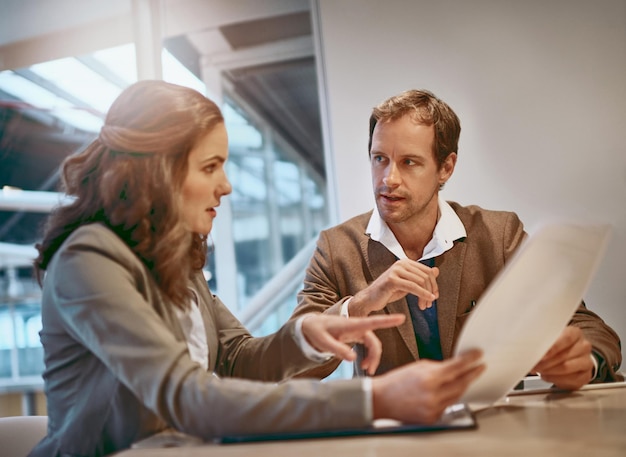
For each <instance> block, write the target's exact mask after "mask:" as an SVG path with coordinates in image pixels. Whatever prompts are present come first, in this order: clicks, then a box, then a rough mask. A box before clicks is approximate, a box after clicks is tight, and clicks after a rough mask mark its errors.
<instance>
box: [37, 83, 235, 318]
mask: <svg viewBox="0 0 626 457" xmlns="http://www.w3.org/2000/svg"><path fill="white" fill-rule="evenodd" d="M222 122H224V119H223V117H222V114H221V112H220V109H219V108H218V107H217V105H215V103H213V102H212V101H210V100H209V99H207V98H206V97H205V96H203V95H202V94H200V93H199V92H196V91H195V90H192V89H189V88H186V87H182V86H177V85H174V84H169V83H166V82H163V81H141V82H138V83H135V84H133V85H131V86H130V87H128V88H127V89H126V90H124V91H123V92H122V93H121V94H120V96H119V97H118V98H117V99H116V100H115V102H113V104H112V106H111V108H110V110H109V112H108V114H107V116H106V120H105V123H104V126H103V127H102V130H101V131H100V135H99V136H98V138H97V139H96V140H94V141H93V142H92V143H91V144H90V145H89V146H87V147H86V148H85V149H84V150H82V151H81V152H79V153H78V154H75V155H72V156H70V157H68V158H67V159H65V161H64V162H63V164H62V168H61V170H62V190H64V191H65V192H66V193H67V194H68V195H70V196H73V197H75V200H74V201H73V202H72V203H71V204H68V205H64V206H60V207H58V208H57V209H56V210H55V211H54V212H52V213H51V214H50V216H49V218H48V219H47V222H46V225H45V226H44V234H43V240H42V241H41V243H39V244H38V245H37V249H38V251H39V256H38V258H37V259H36V260H35V269H36V272H37V276H38V279H39V280H40V282H41V277H42V271H44V270H46V268H47V267H48V264H49V263H50V260H51V259H52V257H53V256H54V254H55V252H56V251H57V250H58V249H59V247H60V246H61V244H62V243H63V242H64V241H65V240H66V239H67V238H68V237H69V236H70V234H71V233H72V232H73V231H74V230H76V229H77V228H79V227H81V226H83V225H86V224H91V223H94V222H100V223H103V224H105V225H106V226H108V227H109V228H111V229H112V230H113V231H114V232H115V233H116V234H117V235H118V236H119V237H120V238H121V239H122V240H123V241H124V242H125V243H126V244H128V246H129V247H130V248H131V249H132V250H133V251H134V253H135V254H136V255H137V257H139V258H140V259H141V261H142V262H143V263H144V264H145V265H146V266H147V267H148V268H149V270H150V271H151V273H152V275H153V277H154V279H155V281H156V283H157V284H158V285H159V287H160V289H161V290H162V292H163V293H164V294H165V296H166V297H168V298H169V299H170V300H171V301H172V303H173V304H174V305H175V306H178V307H181V308H185V307H186V306H187V303H188V299H189V293H190V292H189V289H188V280H189V278H190V276H191V274H192V273H193V272H194V271H197V270H199V269H202V267H203V266H204V263H205V260H206V247H207V246H206V236H202V235H199V234H193V233H190V232H189V230H188V229H187V228H186V227H185V225H184V223H183V220H182V216H181V210H180V208H181V203H182V200H181V198H182V197H181V188H182V185H183V182H184V180H185V176H186V174H187V157H188V155H189V152H190V150H191V149H192V148H193V147H194V145H195V144H196V142H197V141H198V140H199V139H200V138H202V137H204V136H205V135H206V134H207V133H208V132H210V131H211V130H212V129H213V128H214V127H215V126H216V125H218V124H220V123H222Z"/></svg>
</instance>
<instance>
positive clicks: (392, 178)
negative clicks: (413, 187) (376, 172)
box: [383, 163, 400, 187]
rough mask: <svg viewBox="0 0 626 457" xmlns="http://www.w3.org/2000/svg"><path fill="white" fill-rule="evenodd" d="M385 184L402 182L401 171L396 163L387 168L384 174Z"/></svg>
mask: <svg viewBox="0 0 626 457" xmlns="http://www.w3.org/2000/svg"><path fill="white" fill-rule="evenodd" d="M383 184H385V185H386V186H388V187H393V186H397V185H398V184H400V172H399V170H398V167H397V166H396V165H395V164H394V163H390V164H389V166H388V167H387V169H386V170H385V175H384V176H383Z"/></svg>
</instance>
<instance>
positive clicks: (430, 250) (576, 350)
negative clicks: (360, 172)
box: [294, 90, 621, 389]
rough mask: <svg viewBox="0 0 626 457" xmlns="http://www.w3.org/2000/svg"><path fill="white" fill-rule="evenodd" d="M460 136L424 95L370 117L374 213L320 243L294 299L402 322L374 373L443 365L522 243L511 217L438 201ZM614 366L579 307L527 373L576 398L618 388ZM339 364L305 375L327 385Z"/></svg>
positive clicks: (600, 327)
mask: <svg viewBox="0 0 626 457" xmlns="http://www.w3.org/2000/svg"><path fill="white" fill-rule="evenodd" d="M460 131H461V127H460V122H459V119H458V117H457V116H456V114H455V113H454V111H452V109H451V108H450V107H449V106H448V105H447V104H446V103H444V102H443V101H442V100H440V99H438V98H437V97H435V96H434V95H433V94H432V93H430V92H428V91H424V90H410V91H407V92H404V93H402V94H400V95H398V96H395V97H391V98H390V99H388V100H386V101H384V102H383V103H382V104H380V105H379V106H377V107H376V108H374V110H373V112H372V115H371V117H370V129H369V156H370V162H371V171H372V183H373V188H374V196H375V200H376V206H375V208H374V209H373V211H370V212H368V213H365V214H361V215H359V216H356V217H354V218H352V219H350V220H348V221H347V222H345V223H343V224H340V225H338V226H336V227H333V228H331V229H329V230H325V231H323V232H322V233H321V234H320V237H319V239H318V242H317V248H316V251H315V253H314V255H313V258H312V260H311V262H310V264H309V267H308V268H307V272H306V276H305V280H304V288H303V290H302V291H301V292H300V293H299V294H298V307H297V308H296V310H295V312H294V316H300V315H302V314H304V313H307V312H311V311H318V312H325V313H331V314H343V315H345V316H366V315H369V314H372V313H391V312H399V313H404V314H405V315H406V316H407V319H406V320H405V322H404V324H402V325H401V326H399V327H397V328H390V329H385V330H380V331H377V332H376V333H377V335H378V336H379V338H380V340H381V342H382V345H383V356H382V360H381V363H380V365H379V368H378V371H377V373H384V372H386V371H388V370H390V369H392V368H393V367H396V366H399V365H403V364H406V363H409V362H410V361H413V360H416V359H420V358H421V359H424V358H426V359H434V360H441V359H446V358H449V357H450V356H451V355H452V351H453V347H454V343H455V342H456V340H457V338H458V335H459V332H460V330H461V328H462V326H463V323H464V321H465V320H466V318H467V316H468V315H469V314H470V313H471V311H472V308H473V306H474V304H475V303H476V301H477V300H478V299H479V297H480V296H481V294H482V293H483V292H484V291H485V289H486V287H487V286H488V285H489V284H490V283H491V281H492V280H493V279H494V277H495V276H496V274H497V273H498V272H499V271H500V270H501V269H502V267H503V266H504V264H505V263H506V261H507V260H508V259H509V258H510V257H511V255H512V254H513V253H514V252H515V250H516V249H517V248H518V247H519V245H520V243H521V242H522V241H523V240H524V238H525V237H526V232H525V231H524V228H523V224H522V222H521V221H520V220H519V218H518V217H517V215H516V214H515V213H512V212H505V211H488V210H485V209H482V208H480V207H478V206H467V207H464V206H461V205H459V204H457V203H454V202H446V201H444V200H443V199H442V198H440V197H439V190H440V189H441V188H442V187H443V185H444V184H445V183H446V182H447V181H448V179H450V177H451V176H452V174H453V172H454V168H455V166H456V161H457V150H458V147H457V146H458V139H459V135H460ZM529 293H532V291H529ZM512 317H514V316H512ZM357 351H359V348H357ZM360 352H361V353H360V354H359V358H361V357H363V354H362V350H361V351H360ZM620 363H621V350H620V341H619V337H618V336H617V334H616V333H615V332H614V331H613V330H612V329H611V328H610V327H609V326H607V325H606V324H605V323H604V322H603V321H602V319H601V318H600V317H599V316H597V315H596V314H595V313H593V312H592V311H590V310H588V309H586V307H585V305H584V303H581V305H580V306H579V308H578V309H577V311H576V313H575V315H574V316H573V318H572V320H571V322H570V325H569V326H567V328H566V329H565V330H564V331H563V333H562V334H561V335H560V337H559V338H558V340H557V342H556V343H555V344H554V346H553V347H552V348H551V349H550V350H549V351H548V352H547V353H546V355H545V356H544V358H543V359H542V360H541V361H540V362H539V363H538V364H537V366H536V367H535V369H534V370H535V371H536V372H538V373H540V374H541V376H542V378H543V379H544V380H546V381H548V382H551V383H554V384H555V385H557V386H558V387H561V388H565V389H577V388H580V387H581V386H582V385H584V384H586V383H588V382H591V381H608V380H615V379H618V378H619V375H618V374H616V370H617V369H618V368H619V366H620ZM338 364H339V362H338V361H336V360H332V361H330V362H329V363H327V364H326V365H324V366H323V368H321V369H316V370H314V371H311V372H308V373H307V374H308V375H314V376H319V377H325V376H327V375H328V374H330V373H331V372H332V371H334V369H335V368H336V367H337V365H338ZM356 366H357V367H358V365H356ZM356 371H357V373H358V372H359V369H358V368H356Z"/></svg>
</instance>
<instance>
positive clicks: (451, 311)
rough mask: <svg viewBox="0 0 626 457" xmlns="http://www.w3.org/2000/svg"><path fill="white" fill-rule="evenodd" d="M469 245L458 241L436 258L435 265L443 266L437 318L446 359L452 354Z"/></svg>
mask: <svg viewBox="0 0 626 457" xmlns="http://www.w3.org/2000/svg"><path fill="white" fill-rule="evenodd" d="M466 249H467V245H466V244H465V242H463V241H459V242H456V243H455V245H454V247H453V248H452V249H450V250H449V251H446V252H445V253H443V254H442V255H441V256H439V257H437V258H436V260H435V266H437V267H441V269H440V270H439V271H440V272H441V274H440V275H439V277H438V278H437V283H438V284H439V299H438V300H437V320H438V322H439V337H440V340H441V351H442V353H443V357H444V359H447V358H449V357H450V356H451V355H452V344H453V340H454V328H455V326H456V315H457V305H458V303H459V293H460V290H461V272H462V270H463V261H464V259H465V251H466Z"/></svg>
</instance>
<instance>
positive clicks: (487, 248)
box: [292, 202, 621, 379]
mask: <svg viewBox="0 0 626 457" xmlns="http://www.w3.org/2000/svg"><path fill="white" fill-rule="evenodd" d="M449 203H450V205H451V206H452V208H453V209H454V211H455V212H456V213H457V215H458V216H459V218H460V219H461V221H462V222H463V225H464V226H465V229H466V232H467V237H466V238H464V239H461V240H458V241H456V242H455V243H454V247H453V248H452V249H450V250H449V251H447V252H445V253H444V254H442V255H440V256H439V257H437V258H436V259H435V265H436V266H437V267H439V270H440V273H439V277H438V278H437V283H438V285H439V299H438V300H437V316H438V321H439V334H440V338H441V349H442V352H443V356H444V358H448V357H450V356H451V354H452V352H453V348H454V343H455V342H456V340H457V338H458V335H459V332H460V331H461V328H462V327H463V323H464V322H465V320H466V319H467V317H468V316H469V314H470V313H471V311H472V304H473V303H475V302H476V301H478V299H479V298H480V296H481V295H482V293H483V292H484V291H485V289H486V288H487V286H488V285H489V284H490V283H491V281H492V280H493V279H494V277H495V276H496V275H497V274H498V272H499V271H500V270H501V269H502V267H503V266H504V264H505V262H506V261H507V260H508V259H509V258H510V257H511V255H512V254H513V252H514V251H515V250H516V249H517V247H518V246H519V245H520V243H521V242H522V240H523V239H524V237H525V236H526V233H525V231H524V228H523V225H522V222H521V221H520V220H519V218H518V217H517V215H516V214H515V213H512V212H507V211H488V210H484V209H482V208H480V207H478V206H467V207H464V206H461V205H459V204H457V203H454V202H449ZM371 214H372V212H371V211H370V212H368V213H365V214H361V215H359V216H356V217H354V218H352V219H350V220H348V221H346V222H345V223H343V224H340V225H338V226H335V227H333V228H330V229H328V230H325V231H323V232H322V233H321V234H320V236H319V239H318V241H317V248H316V250H315V252H314V254H313V257H312V259H311V262H310V264H309V266H308V268H307V271H306V275H305V279H304V287H303V290H302V291H301V292H300V293H299V294H298V307H297V308H296V310H295V312H294V314H293V316H292V317H297V316H300V315H302V314H304V313H307V312H312V311H316V312H324V311H326V310H330V311H329V312H333V313H338V312H339V309H340V306H341V304H342V303H343V302H344V301H345V300H346V299H347V298H349V297H351V296H353V295H355V294H356V293H357V292H359V291H360V290H362V289H364V288H365V287H367V286H368V285H369V284H371V283H372V282H373V281H374V280H375V279H376V278H378V277H379V276H380V275H381V274H382V273H383V272H384V271H385V270H387V269H388V268H389V267H390V266H391V265H392V264H393V262H395V261H396V257H395V256H394V254H392V253H391V252H390V251H389V250H387V248H385V247H384V246H383V245H382V244H380V243H378V242H376V241H373V240H371V239H370V237H369V236H368V235H366V234H365V229H366V227H367V224H368V222H369V220H370V217H371ZM529 293H531V291H529ZM380 312H381V313H402V314H404V315H406V319H405V321H404V323H403V324H402V325H400V326H399V327H397V328H391V329H383V330H378V331H376V334H377V335H378V337H379V338H380V340H381V342H382V347H383V356H382V361H381V364H380V366H379V368H378V373H384V372H386V371H389V370H390V369H392V368H394V367H397V366H399V365H403V364H406V363H409V362H411V361H413V360H417V359H419V353H418V349H417V343H416V340H415V333H414V330H413V325H412V322H411V316H410V313H409V310H408V305H407V301H406V299H405V298H403V299H401V300H398V301H395V302H392V303H389V304H388V305H387V306H386V307H385V309H384V310H382V311H380ZM572 324H573V325H577V326H579V327H581V328H582V329H583V331H584V332H585V335H586V336H587V338H588V339H589V340H590V341H591V343H592V344H593V347H594V351H596V352H597V353H598V355H600V357H601V358H602V359H603V360H604V361H605V362H606V364H605V365H603V366H602V373H600V377H599V378H600V379H614V378H615V372H614V370H615V369H617V367H619V364H620V363H621V352H620V346H619V345H620V342H619V338H618V336H617V334H616V333H615V332H614V331H613V330H612V329H611V328H610V327H609V326H607V325H606V324H605V323H604V322H603V321H602V319H600V317H598V316H597V315H596V314H594V313H593V312H592V311H589V310H588V309H586V308H585V305H584V303H582V304H581V305H580V307H579V308H578V310H577V311H576V314H575V315H574V317H573V319H572ZM529 337H532V336H529ZM357 352H358V351H357ZM337 365H338V362H337V361H333V362H330V363H328V364H326V365H324V366H322V367H318V368H316V369H314V370H310V371H308V372H306V373H305V375H307V376H318V377H324V376H327V375H328V374H329V373H331V372H332V371H333V370H334V369H335V368H336V367H337ZM355 366H357V367H358V361H357V364H355ZM357 372H358V370H357Z"/></svg>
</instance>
